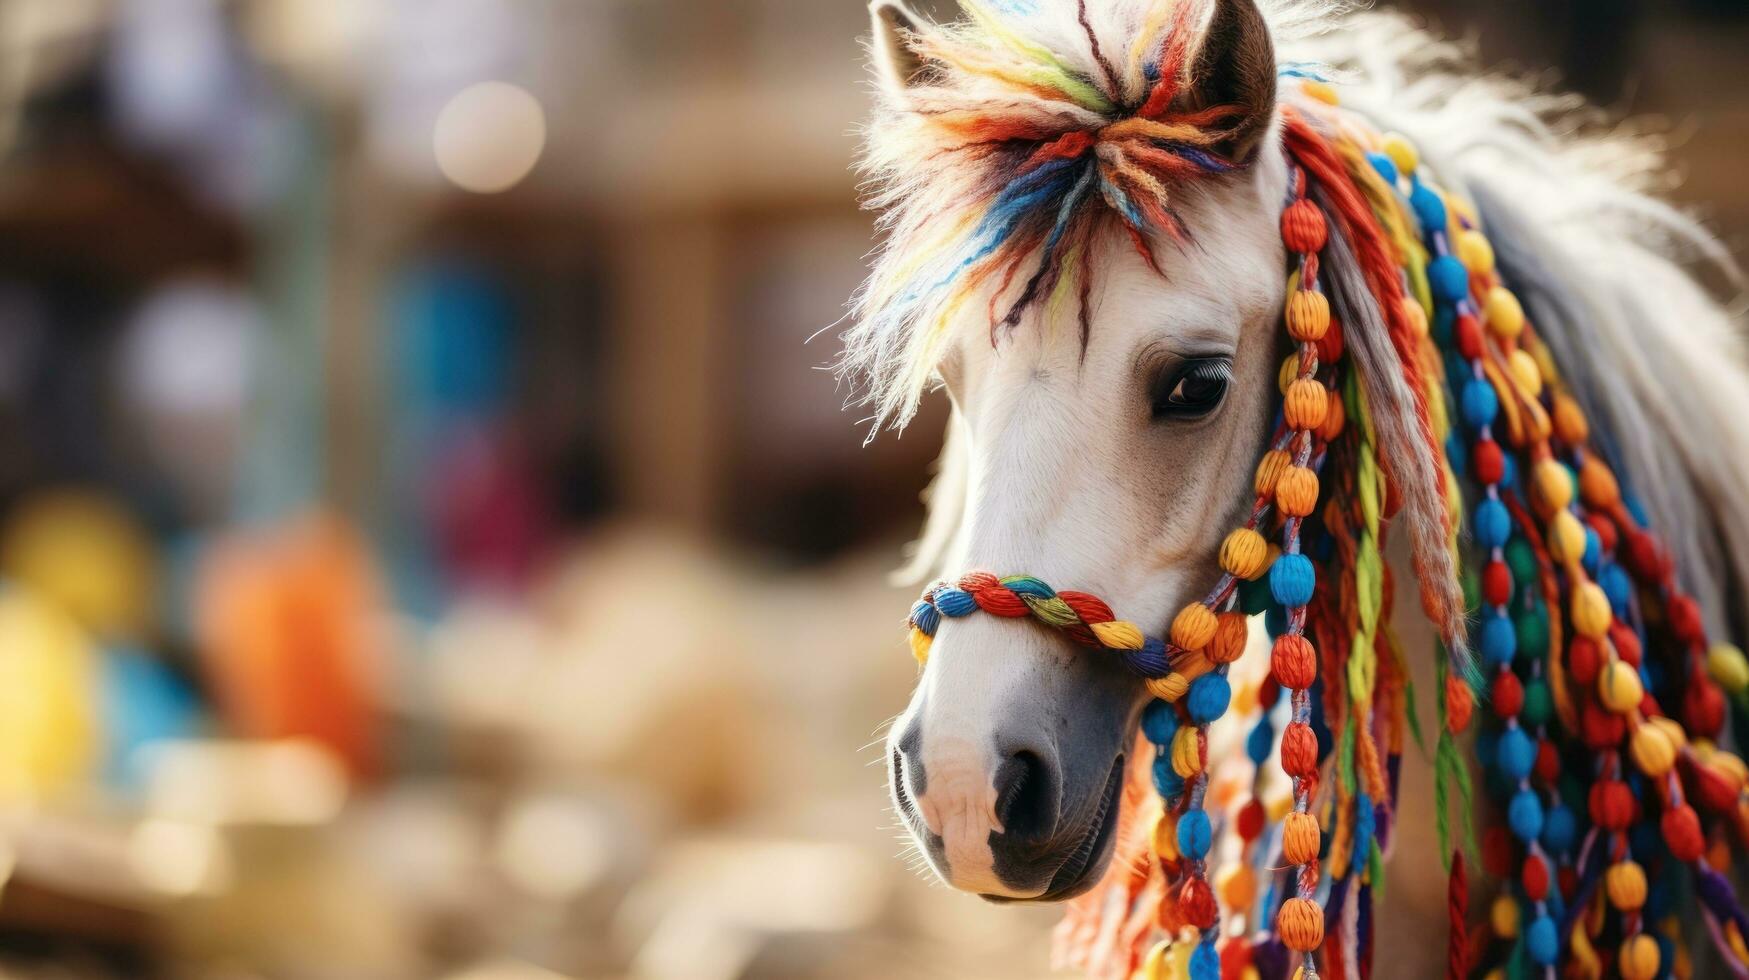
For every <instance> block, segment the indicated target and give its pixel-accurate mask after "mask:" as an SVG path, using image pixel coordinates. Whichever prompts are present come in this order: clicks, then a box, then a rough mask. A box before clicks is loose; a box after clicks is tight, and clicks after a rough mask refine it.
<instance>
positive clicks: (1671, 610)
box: [1664, 595, 1706, 646]
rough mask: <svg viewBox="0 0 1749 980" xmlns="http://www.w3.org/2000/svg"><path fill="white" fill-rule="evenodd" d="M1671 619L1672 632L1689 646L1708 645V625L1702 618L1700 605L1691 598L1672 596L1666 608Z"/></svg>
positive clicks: (1666, 612)
mask: <svg viewBox="0 0 1749 980" xmlns="http://www.w3.org/2000/svg"><path fill="white" fill-rule="evenodd" d="M1664 611H1665V614H1666V615H1668V616H1669V618H1670V632H1672V633H1674V634H1675V635H1676V638H1677V639H1678V640H1681V641H1682V642H1683V643H1686V644H1688V645H1689V646H1704V645H1705V644H1706V624H1705V623H1703V622H1702V621H1701V618H1700V604H1699V603H1697V602H1695V601H1694V599H1692V598H1690V597H1689V596H1685V595H1679V596H1671V597H1670V602H1669V604H1668V605H1667V606H1666V607H1665V610H1664Z"/></svg>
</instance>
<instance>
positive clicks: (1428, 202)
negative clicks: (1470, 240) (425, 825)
mask: <svg viewBox="0 0 1749 980" xmlns="http://www.w3.org/2000/svg"><path fill="white" fill-rule="evenodd" d="M1409 206H1410V207H1412V208H1414V209H1415V219H1416V220H1417V221H1419V222H1421V231H1422V233H1424V234H1425V233H1428V232H1434V231H1444V230H1445V202H1444V201H1442V200H1440V198H1439V195H1438V194H1437V193H1435V192H1434V190H1433V188H1431V187H1428V186H1427V185H1426V184H1423V183H1422V182H1420V181H1419V180H1417V181H1416V182H1415V187H1414V189H1413V190H1411V191H1410V192H1409Z"/></svg>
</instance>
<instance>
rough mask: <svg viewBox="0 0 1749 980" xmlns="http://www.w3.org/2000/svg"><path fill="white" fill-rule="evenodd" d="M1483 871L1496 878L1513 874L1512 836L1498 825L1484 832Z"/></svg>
mask: <svg viewBox="0 0 1749 980" xmlns="http://www.w3.org/2000/svg"><path fill="white" fill-rule="evenodd" d="M1482 870H1484V871H1486V872H1488V874H1490V875H1492V876H1494V877H1496V878H1504V877H1506V876H1507V875H1509V874H1511V873H1512V835H1511V834H1510V833H1508V832H1507V830H1506V828H1505V827H1503V826H1500V825H1498V824H1496V825H1495V826H1492V827H1489V828H1488V829H1487V830H1484V831H1482Z"/></svg>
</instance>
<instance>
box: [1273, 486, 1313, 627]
mask: <svg viewBox="0 0 1749 980" xmlns="http://www.w3.org/2000/svg"><path fill="white" fill-rule="evenodd" d="M1275 505H1276V506H1277V507H1278V508H1280V509H1281V512H1282V513H1283V514H1286V515H1287V516H1289V517H1307V516H1310V515H1311V513H1312V511H1314V510H1316V509H1317V507H1318V474H1316V473H1313V472H1312V470H1311V468H1309V467H1305V466H1290V467H1288V469H1287V471H1286V472H1284V473H1282V475H1281V480H1280V481H1279V482H1277V483H1276V485H1275ZM1296 605H1303V603H1296Z"/></svg>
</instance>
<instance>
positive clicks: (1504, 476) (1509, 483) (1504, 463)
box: [1500, 453, 1518, 490]
mask: <svg viewBox="0 0 1749 980" xmlns="http://www.w3.org/2000/svg"><path fill="white" fill-rule="evenodd" d="M1517 485H1518V463H1517V461H1515V460H1514V459H1513V458H1512V454H1511V453H1506V454H1505V455H1504V456H1502V457H1501V459H1500V486H1502V487H1505V488H1506V489H1508V490H1510V489H1512V488H1513V487H1515V486H1517Z"/></svg>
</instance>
